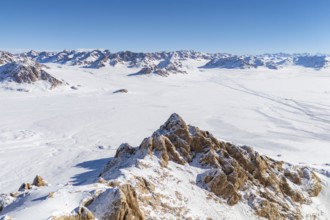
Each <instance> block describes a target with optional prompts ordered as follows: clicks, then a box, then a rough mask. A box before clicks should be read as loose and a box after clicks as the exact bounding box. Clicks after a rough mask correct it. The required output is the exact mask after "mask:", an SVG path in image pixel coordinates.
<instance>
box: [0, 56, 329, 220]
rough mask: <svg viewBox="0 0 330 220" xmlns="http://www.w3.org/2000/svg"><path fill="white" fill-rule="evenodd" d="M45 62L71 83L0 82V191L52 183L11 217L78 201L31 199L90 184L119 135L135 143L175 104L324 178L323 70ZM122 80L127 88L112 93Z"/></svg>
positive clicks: (206, 125) (218, 131) (43, 213)
mask: <svg viewBox="0 0 330 220" xmlns="http://www.w3.org/2000/svg"><path fill="white" fill-rule="evenodd" d="M194 62H196V61H194ZM192 64H193V65H192ZM47 65H48V66H49V67H50V69H48V70H47V72H49V73H50V74H51V75H53V76H54V77H56V78H58V79H64V80H65V81H66V82H68V83H69V84H70V86H75V87H77V88H78V89H77V90H72V89H70V86H64V87H59V88H57V89H54V90H50V91H46V90H44V89H42V87H40V86H39V87H38V86H28V87H29V88H28V89H29V90H30V92H17V91H12V90H8V89H6V88H4V87H2V88H1V90H0V103H1V104H0V122H1V123H0V167H1V172H0V193H9V192H13V191H16V190H17V189H18V187H19V186H20V184H21V183H22V182H30V181H32V179H33V178H34V177H35V176H36V175H37V174H38V175H41V176H42V177H44V179H46V180H47V181H48V182H49V183H50V184H51V186H50V188H47V189H43V190H41V191H38V193H37V194H36V195H34V199H33V198H31V199H30V201H28V202H26V204H20V205H18V206H17V208H15V210H12V211H9V212H8V214H9V215H10V216H12V217H14V218H16V219H45V218H46V217H49V216H50V213H52V214H56V213H57V212H58V210H61V211H62V212H70V211H72V210H73V209H74V208H75V207H76V206H77V204H75V203H74V202H71V200H74V201H76V200H79V199H81V198H80V196H81V195H78V194H77V195H76V197H77V198H75V196H73V195H70V196H67V203H66V204H60V203H56V200H54V201H53V202H52V204H46V205H44V206H46V207H44V206H38V204H39V203H41V201H40V200H42V199H40V198H42V197H43V196H47V194H48V193H49V192H50V191H55V190H58V189H60V188H61V187H62V186H63V185H68V188H69V187H71V185H72V190H79V187H80V188H82V187H86V185H88V184H91V183H93V181H94V180H95V178H96V177H97V176H98V174H99V172H100V169H102V167H103V166H104V165H105V164H106V163H107V162H108V160H109V158H111V157H112V156H114V154H115V152H116V149H117V147H118V146H119V145H120V144H121V143H123V142H127V143H129V144H131V145H133V146H138V145H139V144H140V143H141V141H142V140H143V138H145V137H147V136H150V135H151V134H152V132H153V131H155V130H157V129H158V128H159V125H161V124H163V122H164V121H166V119H167V118H168V117H169V116H170V115H171V113H173V112H176V113H178V114H180V115H181V116H182V117H183V118H184V119H185V120H186V121H187V122H188V123H189V124H192V125H195V126H198V127H200V128H202V129H204V130H208V131H209V132H211V133H212V134H213V135H214V136H215V137H217V138H219V139H224V140H227V141H231V142H233V143H235V144H242V145H249V146H252V147H254V149H255V150H256V151H259V152H260V153H262V154H266V155H267V156H270V157H272V158H274V159H277V160H284V161H288V162H292V163H294V164H306V165H310V166H312V167H315V168H316V169H318V170H319V171H320V173H319V176H320V178H321V179H322V180H323V181H324V184H328V183H329V176H330V173H329V172H330V145H329V143H330V133H329V130H330V87H329V85H330V71H329V69H325V70H318V71H316V70H313V69H307V68H301V67H294V68H293V67H290V68H289V67H288V68H283V69H280V70H269V69H260V68H259V69H248V70H247V69H245V70H237V69H233V70H223V69H198V68H190V69H189V70H188V72H189V74H177V75H170V76H169V77H166V78H164V77H159V76H153V75H152V76H128V75H129V74H132V73H135V72H137V71H139V69H134V68H126V67H124V66H122V67H120V66H116V67H105V68H101V69H91V68H79V67H73V66H68V65H59V64H47ZM190 66H200V64H199V63H189V67H190ZM122 88H125V89H127V90H128V93H125V94H121V93H120V94H113V91H115V90H118V89H122ZM321 173H323V174H321ZM327 176H328V177H327ZM74 186H76V187H77V188H74ZM324 189H325V190H323V191H322V193H321V196H320V197H321V201H323V206H325V205H326V204H329V203H330V202H329V200H330V196H329V194H330V191H329V185H325V186H324ZM44 191H45V192H44ZM66 193H67V192H63V194H62V196H63V197H66ZM24 216H25V218H24ZM26 216H29V217H30V218H26ZM32 216H33V217H32ZM326 216H328V217H330V216H329V213H325V215H324V216H323V217H322V218H324V219H325V218H326ZM237 218H243V217H242V216H241V217H240V216H237Z"/></svg>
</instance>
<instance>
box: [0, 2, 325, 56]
mask: <svg viewBox="0 0 330 220" xmlns="http://www.w3.org/2000/svg"><path fill="white" fill-rule="evenodd" d="M0 21H1V25H0V30H1V31H0V49H6V50H8V49H11V50H13V49H38V50H42V49H45V50H62V49H78V48H106V49H110V50H111V51H120V50H132V51H163V50H180V49H192V50H198V51H205V52H229V53H236V54H242V53H248V54H256V53H264V52H289V53H293V52H310V53H317V52H321V53H330V0H1V1H0Z"/></svg>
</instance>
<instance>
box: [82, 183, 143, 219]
mask: <svg viewBox="0 0 330 220" xmlns="http://www.w3.org/2000/svg"><path fill="white" fill-rule="evenodd" d="M88 209H90V210H91V211H92V212H93V213H94V215H95V217H96V218H98V219H111V220H126V219H127V220H128V219H137V220H142V219H144V214H143V213H142V211H141V210H140V208H139V203H138V200H137V194H136V192H135V189H134V187H132V186H131V185H129V184H123V185H120V186H118V187H116V188H111V189H107V190H106V191H105V192H103V193H101V194H100V195H98V196H97V197H96V198H94V199H93V201H92V202H90V204H89V205H88Z"/></svg>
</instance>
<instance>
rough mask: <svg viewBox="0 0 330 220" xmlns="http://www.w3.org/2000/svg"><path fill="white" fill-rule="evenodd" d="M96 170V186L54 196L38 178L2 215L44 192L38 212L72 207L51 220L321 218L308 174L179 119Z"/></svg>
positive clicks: (4, 202)
mask: <svg viewBox="0 0 330 220" xmlns="http://www.w3.org/2000/svg"><path fill="white" fill-rule="evenodd" d="M99 172H100V175H99V178H98V179H95V181H94V183H91V184H89V185H86V186H83V187H81V186H76V187H75V186H68V185H62V186H61V187H60V188H59V189H57V191H56V192H53V191H51V190H54V188H52V187H51V185H48V183H46V182H45V181H44V180H43V179H42V178H41V177H39V176H37V177H36V178H35V180H34V181H33V183H32V184H29V183H24V184H22V186H21V187H20V189H19V191H17V192H13V193H11V194H10V195H2V196H0V211H1V210H2V214H3V215H4V216H10V214H11V212H15V211H17V210H21V211H20V212H23V213H24V212H28V210H29V209H25V210H24V209H22V208H21V207H22V206H23V204H31V203H33V201H34V200H35V198H36V197H37V196H40V193H42V194H45V193H46V192H47V191H49V193H48V196H46V197H42V198H43V199H42V204H39V206H42V207H47V206H50V205H51V210H53V212H54V211H58V212H59V213H60V212H61V210H57V209H59V208H60V207H61V206H62V204H67V205H69V206H76V208H75V209H73V210H72V212H70V213H62V214H59V215H52V213H44V216H47V215H48V217H50V219H52V220H60V219H88V220H94V219H118V220H119V219H177V218H179V219H182V218H185V219H217V218H218V217H219V216H222V217H223V218H230V219H232V218H234V217H235V218H240V217H239V216H240V215H242V216H243V215H244V219H255V218H256V217H263V218H266V219H303V218H304V219H305V218H316V219H318V218H320V217H322V213H323V210H322V207H319V206H317V205H316V203H315V201H316V200H317V196H318V194H319V193H320V191H321V190H322V188H323V187H322V184H321V181H320V179H319V178H318V177H317V175H316V174H315V173H314V172H313V170H312V169H311V168H308V167H306V166H293V165H291V164H289V163H285V162H283V161H275V160H273V159H271V158H268V157H266V156H261V155H259V154H258V153H257V152H255V151H254V150H253V149H252V148H251V147H247V146H236V145H233V144H231V143H229V142H225V141H221V140H218V139H216V138H215V137H214V136H213V135H212V134H210V133H209V132H207V131H202V130H200V129H199V128H197V127H194V126H190V125H187V124H186V123H185V121H184V120H183V119H182V118H181V117H180V116H179V115H177V114H172V115H171V117H170V118H169V119H168V120H167V122H165V124H164V125H162V126H161V127H160V128H159V129H158V130H157V131H155V132H154V133H153V134H152V136H151V137H148V138H145V139H144V140H143V141H142V143H141V144H140V146H138V147H131V146H130V145H128V144H122V145H121V146H120V147H119V148H118V149H117V152H116V155H115V157H114V158H112V159H110V161H109V162H108V164H107V165H106V166H105V167H104V168H103V170H100V171H99ZM49 184H51V183H49ZM68 203H70V204H68ZM71 203H73V204H71ZM200 204H203V205H202V206H201V205H200ZM231 207H234V208H231ZM235 207H240V209H241V210H239V209H237V208H235ZM40 212H45V211H44V210H40ZM243 213H244V214H243Z"/></svg>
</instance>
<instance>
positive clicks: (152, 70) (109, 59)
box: [0, 50, 330, 88]
mask: <svg viewBox="0 0 330 220" xmlns="http://www.w3.org/2000/svg"><path fill="white" fill-rule="evenodd" d="M47 63H58V64H66V65H72V66H79V67H84V68H103V67H117V66H123V67H127V68H138V69H140V70H138V71H136V70H133V71H132V74H130V75H146V74H156V75H160V76H168V75H170V74H177V73H187V67H188V69H189V67H194V68H196V67H197V68H199V69H211V68H212V69H214V68H219V69H255V68H267V69H280V68H284V67H291V66H300V67H305V68H313V69H316V70H320V69H325V68H328V67H330V56H329V55H311V54H284V53H277V54H262V55H241V56H237V55H231V54H227V53H202V52H196V51H185V50H182V51H173V52H154V53H135V52H130V51H124V52H116V53H112V52H110V51H109V50H93V51H75V50H64V51H61V52H46V51H43V52H37V51H34V50H31V51H29V52H26V53H20V54H11V53H9V52H1V51H0V66H2V67H1V68H0V80H1V81H3V80H13V81H16V82H18V83H33V82H35V81H38V80H44V81H47V82H49V83H51V88H53V87H56V86H57V85H60V84H61V83H59V80H56V79H55V78H54V77H52V76H50V75H49V74H48V73H47V72H45V71H44V70H41V67H42V65H40V64H47ZM196 63H197V66H196ZM18 66H20V67H19V68H18ZM23 67H24V68H23ZM26 69H30V70H29V71H26ZM32 69H34V70H33V71H32ZM35 70H37V71H35ZM134 71H135V72H134ZM27 74H28V75H27ZM47 74H48V75H47ZM23 75H24V76H23ZM17 76H20V77H19V78H20V79H18V77H17ZM51 77H52V78H51Z"/></svg>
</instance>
